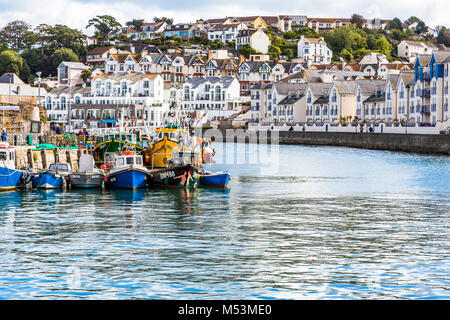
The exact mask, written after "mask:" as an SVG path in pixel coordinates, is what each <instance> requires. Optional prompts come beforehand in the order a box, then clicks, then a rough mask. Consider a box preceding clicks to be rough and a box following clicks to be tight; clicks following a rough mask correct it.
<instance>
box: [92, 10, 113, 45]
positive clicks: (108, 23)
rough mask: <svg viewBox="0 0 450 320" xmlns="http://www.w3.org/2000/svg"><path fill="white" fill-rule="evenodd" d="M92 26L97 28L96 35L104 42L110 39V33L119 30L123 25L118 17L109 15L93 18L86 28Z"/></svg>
mask: <svg viewBox="0 0 450 320" xmlns="http://www.w3.org/2000/svg"><path fill="white" fill-rule="evenodd" d="M92 26H93V27H94V28H95V29H96V32H95V36H96V37H97V39H98V40H100V41H101V42H102V44H104V43H105V41H106V40H108V38H109V35H110V33H116V32H119V31H120V29H121V27H122V25H121V24H120V23H119V22H118V21H117V20H116V18H114V17H113V16H109V15H102V16H96V17H95V18H92V19H91V20H89V21H88V24H87V26H86V29H87V28H89V27H92Z"/></svg>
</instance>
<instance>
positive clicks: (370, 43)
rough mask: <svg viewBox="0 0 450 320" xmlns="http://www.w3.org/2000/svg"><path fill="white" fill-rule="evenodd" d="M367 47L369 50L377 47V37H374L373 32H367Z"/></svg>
mask: <svg viewBox="0 0 450 320" xmlns="http://www.w3.org/2000/svg"><path fill="white" fill-rule="evenodd" d="M366 43H367V48H369V49H371V50H376V49H377V37H375V36H374V35H373V34H369V35H368V36H367V38H366Z"/></svg>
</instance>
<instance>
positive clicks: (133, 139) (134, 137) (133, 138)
mask: <svg viewBox="0 0 450 320" xmlns="http://www.w3.org/2000/svg"><path fill="white" fill-rule="evenodd" d="M111 140H118V141H126V142H128V143H133V144H137V143H138V141H139V137H138V134H134V133H114V134H105V135H103V136H99V137H97V138H96V143H97V144H99V143H102V142H106V141H111Z"/></svg>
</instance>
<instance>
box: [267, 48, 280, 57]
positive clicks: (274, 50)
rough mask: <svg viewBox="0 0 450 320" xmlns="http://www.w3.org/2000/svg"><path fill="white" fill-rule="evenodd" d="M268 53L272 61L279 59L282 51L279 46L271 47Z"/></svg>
mask: <svg viewBox="0 0 450 320" xmlns="http://www.w3.org/2000/svg"><path fill="white" fill-rule="evenodd" d="M267 53H268V54H269V56H270V57H271V58H272V59H274V58H278V57H279V56H280V55H281V49H280V48H279V47H277V46H274V45H271V46H269V50H268V52H267Z"/></svg>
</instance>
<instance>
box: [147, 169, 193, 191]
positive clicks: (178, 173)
mask: <svg viewBox="0 0 450 320" xmlns="http://www.w3.org/2000/svg"><path fill="white" fill-rule="evenodd" d="M196 170H197V169H196V168H195V167H194V166H192V165H190V164H188V165H175V166H170V167H167V168H162V169H156V170H151V171H150V172H149V186H150V187H162V188H196V187H197V182H198V181H197V178H196V174H195V172H196Z"/></svg>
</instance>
